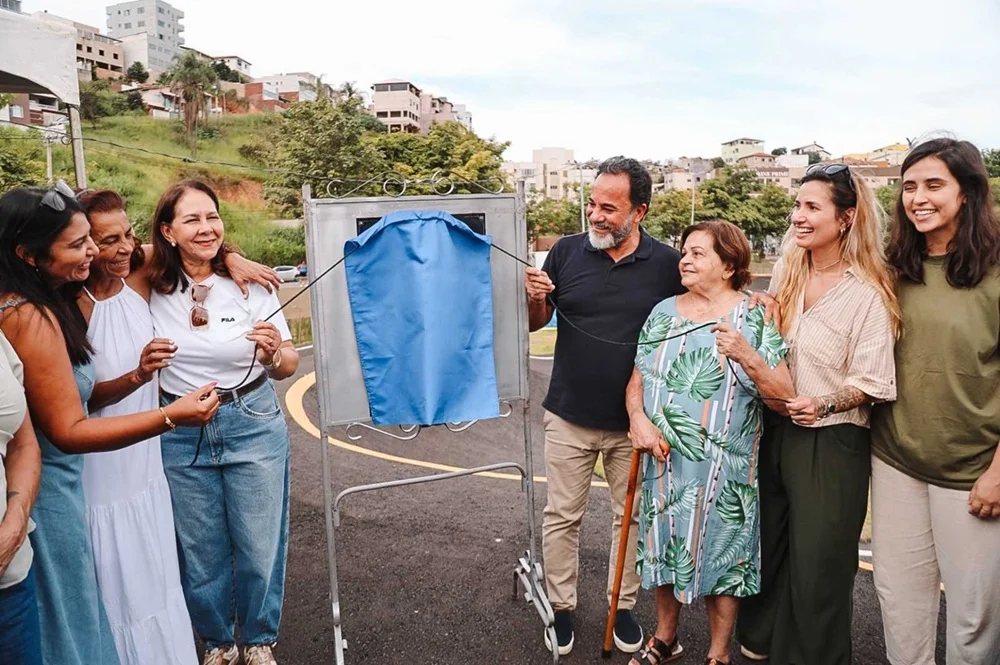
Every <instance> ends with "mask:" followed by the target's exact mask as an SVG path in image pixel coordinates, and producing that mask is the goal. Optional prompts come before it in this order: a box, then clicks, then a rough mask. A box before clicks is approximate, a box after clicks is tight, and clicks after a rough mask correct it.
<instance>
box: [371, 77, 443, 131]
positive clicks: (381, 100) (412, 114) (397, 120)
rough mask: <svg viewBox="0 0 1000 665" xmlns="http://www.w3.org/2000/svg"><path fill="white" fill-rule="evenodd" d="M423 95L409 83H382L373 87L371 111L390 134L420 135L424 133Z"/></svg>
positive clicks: (392, 81) (399, 81) (397, 81)
mask: <svg viewBox="0 0 1000 665" xmlns="http://www.w3.org/2000/svg"><path fill="white" fill-rule="evenodd" d="M423 94H424V93H423V91H422V90H421V89H420V88H418V87H417V86H415V85H413V84H412V83H410V82H409V81H401V80H391V81H380V82H378V83H375V84H374V85H372V104H371V111H372V112H373V113H374V114H375V117H376V118H378V119H379V120H381V121H382V122H383V123H384V124H385V126H386V127H388V128H389V131H390V132H406V133H409V134H419V133H421V131H423V126H422V125H421V123H420V111H421V109H422V108H423V107H422V101H421V97H422V95H423ZM428 129H429V125H428Z"/></svg>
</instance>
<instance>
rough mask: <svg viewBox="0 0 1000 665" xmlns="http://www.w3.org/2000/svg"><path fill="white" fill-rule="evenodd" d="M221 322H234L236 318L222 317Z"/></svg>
mask: <svg viewBox="0 0 1000 665" xmlns="http://www.w3.org/2000/svg"><path fill="white" fill-rule="evenodd" d="M222 323H236V319H235V318H233V317H231V316H224V317H222Z"/></svg>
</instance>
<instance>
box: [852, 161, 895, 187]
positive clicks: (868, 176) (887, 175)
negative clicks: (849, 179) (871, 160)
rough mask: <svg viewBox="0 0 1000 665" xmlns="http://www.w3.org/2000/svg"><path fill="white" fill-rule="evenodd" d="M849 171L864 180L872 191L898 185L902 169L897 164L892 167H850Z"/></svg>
mask: <svg viewBox="0 0 1000 665" xmlns="http://www.w3.org/2000/svg"><path fill="white" fill-rule="evenodd" d="M851 171H853V172H854V173H855V175H857V176H858V177H859V178H861V179H862V180H864V181H865V182H866V183H867V184H868V185H869V186H870V187H871V188H872V189H878V188H879V187H890V186H895V185H898V184H899V181H900V179H901V178H902V177H903V176H902V171H903V169H902V167H901V166H900V165H899V164H896V165H893V166H875V165H871V166H869V165H861V166H855V167H852V168H851Z"/></svg>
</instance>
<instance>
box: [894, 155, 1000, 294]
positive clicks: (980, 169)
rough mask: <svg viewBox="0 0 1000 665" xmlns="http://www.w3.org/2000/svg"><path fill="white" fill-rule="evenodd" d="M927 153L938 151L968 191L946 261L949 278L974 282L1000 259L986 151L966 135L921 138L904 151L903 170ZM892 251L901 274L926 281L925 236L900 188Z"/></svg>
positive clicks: (965, 284) (957, 283)
mask: <svg viewBox="0 0 1000 665" xmlns="http://www.w3.org/2000/svg"><path fill="white" fill-rule="evenodd" d="M928 157H937V158H938V159H940V160H941V161H942V162H944V163H945V166H947V167H948V171H950V172H951V175H952V177H954V178H955V180H957V181H958V185H959V187H960V188H961V189H962V195H963V196H965V202H964V203H963V204H962V207H961V208H960V209H959V211H958V231H957V232H956V233H955V237H954V238H952V239H951V242H949V243H948V257H947V259H946V262H945V272H946V274H947V276H948V283H949V284H951V285H952V286H953V287H955V288H969V287H973V286H976V285H977V284H979V282H981V281H982V279H983V277H985V276H986V274H987V273H988V272H989V271H990V270H992V269H993V268H995V267H996V266H998V265H1000V220H998V219H997V214H996V211H995V210H994V205H995V202H994V200H993V193H992V192H991V191H990V181H989V174H988V173H987V171H986V164H985V163H984V162H983V155H982V153H980V152H979V149H978V148H976V146H974V145H973V144H971V143H969V142H968V141H957V140H955V139H950V138H940V139H933V140H931V141H927V142H925V143H921V144H920V145H918V146H917V147H915V148H914V149H913V150H912V151H911V152H910V154H909V155H907V156H906V159H905V160H903V168H902V174H903V176H904V177H905V176H906V171H907V170H908V169H909V168H910V167H911V166H913V165H914V164H916V163H917V162H919V161H921V160H923V159H926V158H928ZM888 255H889V263H890V264H891V265H892V267H893V268H895V269H896V273H897V274H898V275H899V277H900V278H901V279H906V280H909V281H911V282H915V283H917V284H923V282H924V259H925V258H926V257H927V238H925V237H924V234H923V233H921V232H920V231H918V230H917V228H916V227H915V226H914V225H913V223H912V222H911V221H910V219H909V217H907V215H906V208H905V207H904V206H903V191H902V188H900V191H899V195H898V197H897V198H896V214H895V215H894V219H893V225H892V239H891V240H890V241H889V249H888Z"/></svg>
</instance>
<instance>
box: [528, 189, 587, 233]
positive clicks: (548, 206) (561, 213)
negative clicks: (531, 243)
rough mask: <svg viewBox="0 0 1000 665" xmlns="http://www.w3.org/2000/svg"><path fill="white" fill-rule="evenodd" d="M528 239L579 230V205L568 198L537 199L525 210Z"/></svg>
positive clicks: (577, 231)
mask: <svg viewBox="0 0 1000 665" xmlns="http://www.w3.org/2000/svg"><path fill="white" fill-rule="evenodd" d="M526 214H527V222H528V239H529V240H534V239H535V238H538V237H540V236H565V235H571V234H573V233H579V232H580V230H581V229H580V205H579V203H574V202H573V201H572V200H570V199H544V198H543V199H538V200H536V201H532V202H531V203H529V204H528V209H527V211H526Z"/></svg>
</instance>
